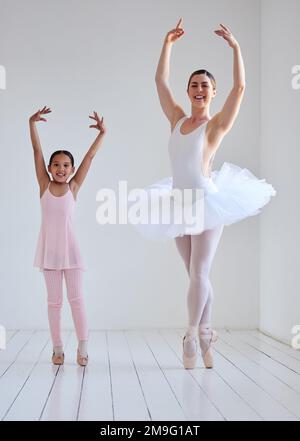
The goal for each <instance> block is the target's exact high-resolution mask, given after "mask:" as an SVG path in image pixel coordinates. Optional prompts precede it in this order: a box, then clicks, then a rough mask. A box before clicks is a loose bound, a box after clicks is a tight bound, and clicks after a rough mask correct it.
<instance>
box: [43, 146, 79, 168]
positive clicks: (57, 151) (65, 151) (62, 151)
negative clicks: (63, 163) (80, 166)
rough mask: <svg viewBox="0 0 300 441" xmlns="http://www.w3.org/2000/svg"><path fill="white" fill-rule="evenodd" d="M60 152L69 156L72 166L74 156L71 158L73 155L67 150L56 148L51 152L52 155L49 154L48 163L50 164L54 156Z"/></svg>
mask: <svg viewBox="0 0 300 441" xmlns="http://www.w3.org/2000/svg"><path fill="white" fill-rule="evenodd" d="M61 153H63V154H64V155H67V156H69V158H70V159H71V164H72V167H74V158H73V155H72V153H70V152H68V150H56V152H54V153H52V155H51V156H50V159H49V165H51V163H52V161H53V158H54V156H56V155H59V154H61Z"/></svg>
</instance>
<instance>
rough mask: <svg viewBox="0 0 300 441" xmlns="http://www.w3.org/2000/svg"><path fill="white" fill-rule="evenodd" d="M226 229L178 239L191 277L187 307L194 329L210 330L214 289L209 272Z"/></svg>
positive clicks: (179, 247)
mask: <svg viewBox="0 0 300 441" xmlns="http://www.w3.org/2000/svg"><path fill="white" fill-rule="evenodd" d="M223 228H224V225H221V226H218V227H216V228H214V229H212V230H206V231H203V233H201V234H198V235H192V236H183V237H177V238H176V239H175V241H176V246H177V248H178V251H179V253H180V255H181V257H182V259H183V261H184V263H185V267H186V270H187V272H188V275H189V277H190V286H189V290H188V295H187V307H188V317H189V328H191V329H195V328H197V327H198V326H200V328H202V329H205V328H210V327H211V310H212V300H213V289H212V286H211V283H210V280H209V273H210V268H211V264H212V261H213V258H214V255H215V252H216V249H217V246H218V244H219V241H220V238H221V235H222V232H223Z"/></svg>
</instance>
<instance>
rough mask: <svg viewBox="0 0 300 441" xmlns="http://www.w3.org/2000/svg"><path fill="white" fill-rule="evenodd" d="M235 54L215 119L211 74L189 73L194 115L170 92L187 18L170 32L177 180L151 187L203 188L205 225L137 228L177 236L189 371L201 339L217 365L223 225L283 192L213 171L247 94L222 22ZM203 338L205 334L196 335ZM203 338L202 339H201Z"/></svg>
mask: <svg viewBox="0 0 300 441" xmlns="http://www.w3.org/2000/svg"><path fill="white" fill-rule="evenodd" d="M215 33H216V35H218V36H219V37H222V38H223V39H224V40H225V41H226V42H227V43H228V45H229V46H230V48H231V49H232V51H233V86H232V89H231V91H230V93H229V95H228V97H227V99H226V102H225V104H224V106H223V108H222V109H221V110H220V112H218V113H216V114H215V115H214V116H213V117H211V116H210V104H211V102H212V100H213V99H214V97H215V96H216V81H215V78H214V77H213V75H212V74H211V73H210V72H208V71H207V70H204V69H201V70H197V71H195V72H193V73H192V74H191V75H190V78H189V80H188V85H187V93H188V97H189V100H190V103H191V116H187V115H186V114H185V112H184V110H183V108H182V107H181V106H180V105H179V104H178V103H177V102H176V101H175V99H174V97H173V93H172V91H171V89H170V86H169V70H170V68H169V62H170V55H171V49H172V47H173V44H174V43H175V42H176V41H177V40H179V39H180V38H181V37H182V36H183V35H184V30H183V28H182V19H180V20H179V22H178V24H177V26H176V28H175V29H172V30H171V31H170V32H168V33H167V35H166V37H165V40H164V43H163V48H162V52H161V56H160V59H159V63H158V67H157V71H156V77H155V81H156V87H157V92H158V96H159V100H160V104H161V107H162V110H163V112H164V114H165V115H166V117H167V118H168V120H169V122H170V126H171V136H170V140H169V156H170V161H171V168H172V177H169V178H165V179H163V180H161V181H159V182H158V183H155V184H153V185H151V186H149V187H147V188H146V189H145V190H146V193H149V195H150V193H151V191H152V189H156V190H160V191H161V192H162V195H164V196H165V195H166V194H168V192H169V193H170V194H171V192H172V190H173V189H175V188H177V189H181V190H184V189H202V190H203V192H204V198H203V200H204V216H203V217H204V220H203V226H202V228H201V231H198V232H196V233H192V234H189V233H188V232H189V231H190V230H189V225H187V224H185V223H184V221H183V222H182V223H181V224H174V223H173V224H172V223H170V224H169V225H162V224H159V223H158V224H156V225H153V224H151V223H149V224H148V225H147V224H144V225H142V224H140V225H138V226H137V227H138V230H139V231H140V232H141V233H142V234H144V235H145V237H147V238H151V239H157V238H159V239H161V238H163V237H164V238H174V239H175V241H176V246H177V248H178V251H179V253H180V256H181V257H182V259H183V261H184V264H185V268H186V270H187V272H188V275H189V280H190V284H189V290H188V295H187V307H188V317H189V324H188V328H187V331H186V333H185V336H184V338H183V364H184V367H185V368H187V369H192V368H194V367H195V365H196V362H197V345H198V338H199V343H200V348H201V354H202V357H203V361H204V365H205V366H206V367H207V368H211V367H213V353H212V343H213V342H214V341H215V340H216V338H217V333H216V331H215V330H213V329H212V326H211V310H212V299H213V289H212V285H211V283H210V280H209V274H210V269H211V265H212V261H213V258H214V256H215V253H216V250H217V247H218V244H219V241H220V238H221V235H222V232H223V228H224V225H230V224H233V223H235V222H238V221H240V220H242V219H244V218H246V217H249V216H253V215H256V214H258V213H259V212H260V208H261V207H263V206H264V205H265V204H267V203H268V202H269V200H270V198H271V196H274V195H275V194H276V192H275V190H274V188H273V187H272V185H270V184H268V183H267V182H266V181H265V179H257V178H256V177H255V176H254V175H253V174H252V173H251V172H250V171H249V170H247V169H241V168H240V167H238V166H237V165H234V164H230V163H227V162H225V163H224V164H223V166H222V167H221V169H220V170H215V171H212V162H213V159H214V156H215V154H216V152H217V150H218V149H219V147H220V145H221V141H222V139H223V138H224V136H225V135H226V134H227V133H228V132H229V131H230V130H231V128H232V126H233V124H234V121H235V119H236V117H237V115H238V113H239V109H240V105H241V102H242V99H243V95H244V90H245V70H244V63H243V58H242V54H241V49H240V46H239V44H238V42H237V40H236V39H235V38H234V36H233V34H232V33H231V31H230V30H229V29H228V28H227V27H226V26H224V25H222V24H221V27H220V29H218V30H216V31H215ZM197 334H198V335H197ZM197 337H198V338H197Z"/></svg>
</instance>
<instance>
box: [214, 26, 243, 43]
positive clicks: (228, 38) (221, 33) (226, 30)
mask: <svg viewBox="0 0 300 441" xmlns="http://www.w3.org/2000/svg"><path fill="white" fill-rule="evenodd" d="M220 26H221V27H222V28H223V29H217V30H216V31H215V33H216V34H217V35H219V36H220V37H223V38H224V39H225V40H226V41H227V43H228V44H229V46H230V47H232V48H233V49H234V48H235V47H238V46H239V44H238V42H237V40H236V39H235V38H234V36H233V35H232V33H231V31H230V29H229V28H227V27H226V26H223V25H222V24H220Z"/></svg>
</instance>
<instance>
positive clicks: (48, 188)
mask: <svg viewBox="0 0 300 441" xmlns="http://www.w3.org/2000/svg"><path fill="white" fill-rule="evenodd" d="M51 182H52V181H50V182H49V184H48V187H47V190H48V191H49V193H50V194H51V196H53V197H54V198H63V197H64V196H66V195H67V194H68V193H69V191H71V189H70V185H69V183H68V190H67V191H66V192H65V193H64V194H62V195H61V196H55V194H53V193H51V191H50V184H51Z"/></svg>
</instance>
